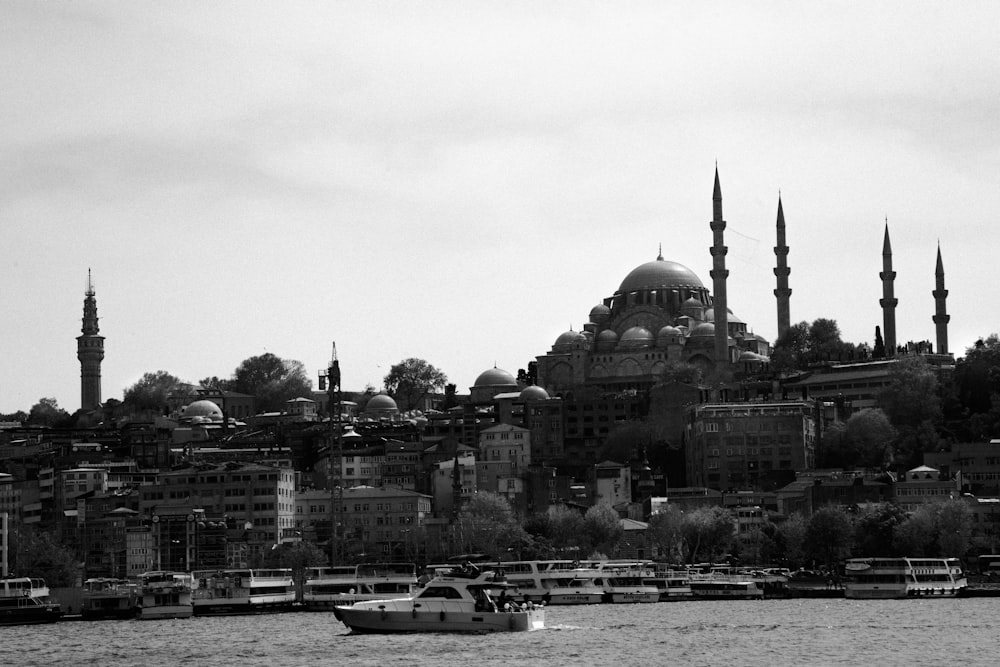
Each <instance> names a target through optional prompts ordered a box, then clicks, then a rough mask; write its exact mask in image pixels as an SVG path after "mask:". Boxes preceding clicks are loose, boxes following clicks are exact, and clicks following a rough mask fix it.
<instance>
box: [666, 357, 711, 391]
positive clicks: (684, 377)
mask: <svg viewBox="0 0 1000 667" xmlns="http://www.w3.org/2000/svg"><path fill="white" fill-rule="evenodd" d="M704 375H705V374H704V373H703V372H702V369H701V368H700V367H699V366H697V365H695V364H692V363H689V362H687V361H668V362H667V363H666V364H664V366H663V373H662V374H661V375H660V380H661V381H663V382H666V383H671V382H680V383H681V384H694V385H696V384H699V383H701V381H702V380H703V379H704Z"/></svg>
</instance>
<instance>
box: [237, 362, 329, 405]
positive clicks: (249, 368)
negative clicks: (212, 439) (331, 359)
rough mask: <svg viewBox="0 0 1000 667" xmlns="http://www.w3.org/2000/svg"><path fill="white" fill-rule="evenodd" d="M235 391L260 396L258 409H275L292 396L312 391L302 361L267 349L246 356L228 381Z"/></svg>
mask: <svg viewBox="0 0 1000 667" xmlns="http://www.w3.org/2000/svg"><path fill="white" fill-rule="evenodd" d="M229 388H230V389H231V390H232V391H238V392H240V393H243V394H250V395H252V396H254V397H256V398H257V409H258V410H261V411H263V412H276V411H280V410H282V409H283V408H284V407H285V403H286V402H288V401H290V400H292V399H293V398H299V397H303V396H304V397H309V396H311V395H312V381H311V380H310V379H309V377H308V375H307V374H306V370H305V366H303V365H302V362H301V361H294V360H291V359H288V360H286V359H282V358H281V357H279V356H277V355H275V354H272V353H270V352H266V353H264V354H262V355H259V356H256V357H250V358H249V359H245V360H243V362H242V363H241V364H240V365H239V366H237V368H236V371H235V372H234V373H233V379H232V381H231V382H230V383H229Z"/></svg>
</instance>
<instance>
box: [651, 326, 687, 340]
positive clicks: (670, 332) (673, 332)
mask: <svg viewBox="0 0 1000 667" xmlns="http://www.w3.org/2000/svg"><path fill="white" fill-rule="evenodd" d="M680 335H682V334H681V330H680V329H678V328H677V327H672V326H670V325H669V324H668V325H667V326H665V327H663V328H662V329H660V330H659V331H657V332H656V337H657V338H666V337H667V336H680Z"/></svg>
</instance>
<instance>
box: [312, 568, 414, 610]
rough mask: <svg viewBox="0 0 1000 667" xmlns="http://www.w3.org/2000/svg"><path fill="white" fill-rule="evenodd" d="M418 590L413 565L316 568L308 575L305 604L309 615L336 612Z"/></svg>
mask: <svg viewBox="0 0 1000 667" xmlns="http://www.w3.org/2000/svg"><path fill="white" fill-rule="evenodd" d="M416 586H417V567H416V565H414V564H413V563H367V564H362V565H339V566H334V567H313V568H309V569H308V570H307V571H306V580H305V585H304V586H303V589H302V602H303V604H304V605H305V607H306V609H308V610H309V611H332V610H333V608H334V607H336V606H340V605H351V604H354V603H356V602H366V601H369V600H391V599H395V598H401V597H406V596H408V595H412V594H413V592H414V591H415V590H416Z"/></svg>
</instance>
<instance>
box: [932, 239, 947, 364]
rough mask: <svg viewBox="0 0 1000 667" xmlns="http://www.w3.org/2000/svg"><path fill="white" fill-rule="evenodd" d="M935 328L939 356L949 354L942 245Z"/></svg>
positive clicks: (936, 277) (936, 273)
mask: <svg viewBox="0 0 1000 667" xmlns="http://www.w3.org/2000/svg"><path fill="white" fill-rule="evenodd" d="M934 288H935V289H934V291H933V292H932V294H933V295H934V317H933V320H934V327H935V329H936V331H937V351H938V354H948V321H949V320H950V319H951V315H949V314H948V313H947V311H946V310H945V300H946V299H947V298H948V290H946V289H945V288H944V264H943V263H942V262H941V244H940V243H939V244H938V251H937V267H936V268H935V269H934Z"/></svg>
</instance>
